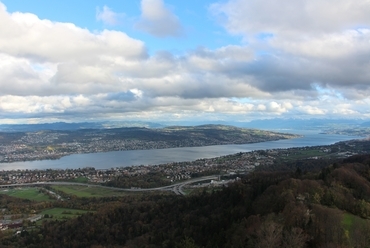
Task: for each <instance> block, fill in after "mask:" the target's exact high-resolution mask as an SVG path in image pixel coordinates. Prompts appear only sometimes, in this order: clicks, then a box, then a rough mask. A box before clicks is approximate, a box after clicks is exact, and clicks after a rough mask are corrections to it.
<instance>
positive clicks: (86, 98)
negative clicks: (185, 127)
mask: <svg viewBox="0 0 370 248" xmlns="http://www.w3.org/2000/svg"><path fill="white" fill-rule="evenodd" d="M333 6H335V7H333ZM208 7H209V8H208V11H209V14H210V15H211V16H212V17H213V19H214V21H215V22H217V23H218V24H219V25H220V26H222V27H224V28H225V30H226V31H227V32H228V33H229V35H235V36H241V37H242V41H241V42H240V44H237V45H235V44H234V45H227V46H221V47H219V48H217V49H209V48H207V47H194V48H193V49H190V50H187V51H183V52H182V53H177V54H174V53H172V52H171V51H154V52H153V51H152V53H149V52H148V48H147V44H146V42H145V40H139V39H137V38H135V37H130V36H129V35H127V34H126V33H124V32H122V31H117V30H112V29H104V30H100V31H95V30H94V31H90V30H88V29H86V28H83V27H78V26H76V25H75V24H72V23H64V22H55V21H53V20H47V19H40V18H39V17H38V16H36V15H34V14H32V13H22V12H13V13H10V12H9V11H8V10H7V9H6V6H5V5H4V4H2V3H1V2H0V23H1V25H0V88H1V91H0V113H1V116H0V118H3V119H8V120H9V119H12V118H31V117H34V118H40V120H46V121H47V120H55V119H57V120H76V121H78V120H81V119H78V118H84V119H86V120H90V119H91V120H98V119H104V118H109V119H120V118H121V119H122V118H123V119H127V118H133V119H145V120H160V119H162V118H164V117H165V118H179V119H184V118H185V119H186V118H194V117H195V118H199V116H203V117H204V118H209V116H212V117H211V118H214V119H220V120H221V119H225V118H230V116H233V117H234V118H235V119H236V120H251V119H253V118H269V117H277V116H281V117H292V116H294V117H302V118H309V117H323V116H324V117H346V118H370V109H369V107H368V106H370V97H369V96H370V87H369V86H370V15H369V13H370V3H369V1H367V0H355V1H354V0H353V1H352V0H336V1H334V0H325V1H322V0H310V1H304V0H299V1H297V0H284V1H268V2H266V1H258V0H229V1H226V2H225V1H222V2H221V3H217V2H215V3H214V4H213V5H210V6H208ZM96 11H97V12H96V20H98V21H101V22H103V23H105V24H107V25H116V24H117V23H118V21H119V17H118V16H117V14H116V13H115V12H114V11H113V10H111V9H110V8H109V7H108V6H104V7H103V8H100V7H98V8H97V10H96ZM135 28H137V29H140V30H142V31H144V32H147V33H149V34H151V35H153V36H156V37H160V38H165V37H180V38H179V39H181V36H182V35H183V34H184V28H183V25H182V24H181V20H180V19H179V17H178V16H176V15H175V13H174V12H173V11H172V9H171V7H169V6H168V5H166V4H165V2H164V1H162V0H142V1H141V16H140V18H139V20H138V21H137V23H136V24H135ZM179 42H181V41H179ZM43 118H45V119H43Z"/></svg>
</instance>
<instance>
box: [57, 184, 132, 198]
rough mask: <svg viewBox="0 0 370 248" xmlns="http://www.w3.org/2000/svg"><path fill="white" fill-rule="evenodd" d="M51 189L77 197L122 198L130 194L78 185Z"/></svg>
mask: <svg viewBox="0 0 370 248" xmlns="http://www.w3.org/2000/svg"><path fill="white" fill-rule="evenodd" d="M52 188H53V189H54V190H58V191H62V192H64V193H66V194H68V195H74V196H77V197H107V196H124V195H127V194H130V193H129V192H124V191H119V190H114V189H106V188H99V187H91V186H90V187H89V186H78V185H58V186H53V187H52ZM131 194H132V193H131Z"/></svg>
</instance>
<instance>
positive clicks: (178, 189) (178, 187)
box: [0, 175, 218, 195]
mask: <svg viewBox="0 0 370 248" xmlns="http://www.w3.org/2000/svg"><path fill="white" fill-rule="evenodd" d="M217 178H218V175H212V176H205V177H199V178H194V179H190V180H186V181H183V182H180V183H176V184H171V185H168V186H163V187H157V188H129V189H128V188H117V187H108V186H103V185H99V184H88V183H74V182H35V183H16V184H4V185H0V188H11V187H32V186H43V185H68V186H73V185H76V186H88V187H99V188H105V189H111V190H121V191H129V192H144V191H156V190H157V191H158V190H169V191H173V192H174V193H175V194H177V195H185V192H184V191H183V190H182V189H183V187H184V186H185V185H187V184H191V183H196V182H201V181H206V180H212V179H217Z"/></svg>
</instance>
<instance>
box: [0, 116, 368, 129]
mask: <svg viewBox="0 0 370 248" xmlns="http://www.w3.org/2000/svg"><path fill="white" fill-rule="evenodd" d="M206 124H219V125H232V126H235V127H243V128H257V129H266V130H279V129H280V130H282V129H298V130H302V129H305V130H317V129H320V130H323V129H330V128H336V129H343V128H358V127H370V120H360V119H306V120H304V119H282V118H275V119H265V120H253V121H250V122H237V121H211V122H205V121H163V122H159V123H156V122H144V121H106V122H80V123H66V122H55V123H41V124H0V131H1V132H34V131H40V130H60V131H66V130H80V129H111V128H121V127H145V128H164V127H168V126H198V125H206Z"/></svg>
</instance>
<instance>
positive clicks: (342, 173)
mask: <svg viewBox="0 0 370 248" xmlns="http://www.w3.org/2000/svg"><path fill="white" fill-rule="evenodd" d="M369 169H370V155H361V156H354V157H350V158H347V159H345V160H341V161H333V163H332V164H331V165H330V166H329V167H325V168H323V169H321V171H320V172H317V173H316V172H311V171H308V172H306V173H305V174H303V173H302V172H300V170H297V171H296V172H295V173H287V172H279V171H271V172H263V171H262V172H255V173H251V174H249V175H247V176H246V177H245V178H243V179H242V180H239V181H238V182H236V183H233V184H230V185H229V186H228V187H225V188H224V189H223V190H220V191H216V190H213V191H211V192H208V193H207V192H206V191H202V192H200V193H199V194H195V195H191V196H188V197H176V196H170V195H146V196H141V197H126V198H124V199H121V200H119V201H117V202H115V203H111V204H106V205H101V208H100V210H98V211H97V212H95V213H88V214H84V215H82V216H80V217H78V218H76V219H71V220H67V221H64V222H60V221H54V222H52V221H51V222H44V223H43V224H42V226H41V227H40V229H35V230H34V231H26V232H24V233H22V236H21V237H12V238H8V239H5V240H2V245H3V246H4V245H14V246H16V247H17V246H21V247H121V246H123V247H295V248H298V247H368V246H369V245H370V235H369V231H370V221H369V220H368V218H369V217H370V204H369V201H370V174H369V171H370V170H369ZM313 171H314V170H313ZM75 207H76V205H75Z"/></svg>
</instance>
